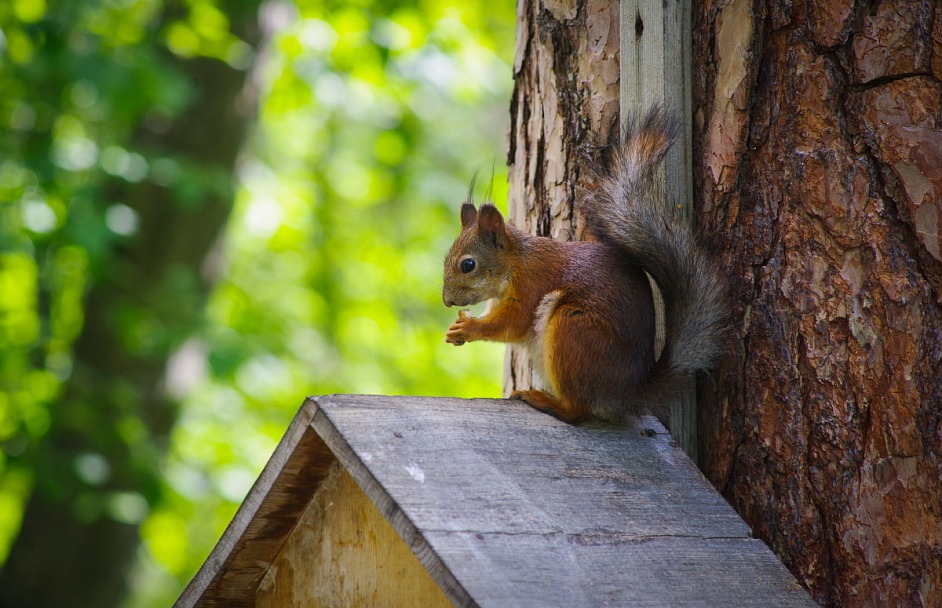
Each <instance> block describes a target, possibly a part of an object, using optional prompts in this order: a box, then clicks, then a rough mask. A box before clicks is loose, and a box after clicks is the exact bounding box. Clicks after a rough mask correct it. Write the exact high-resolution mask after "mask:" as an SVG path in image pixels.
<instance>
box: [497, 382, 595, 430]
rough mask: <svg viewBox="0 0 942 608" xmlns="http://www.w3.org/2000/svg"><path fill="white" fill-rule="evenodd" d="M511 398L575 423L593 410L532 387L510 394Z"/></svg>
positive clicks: (584, 418)
mask: <svg viewBox="0 0 942 608" xmlns="http://www.w3.org/2000/svg"><path fill="white" fill-rule="evenodd" d="M510 398H511V399H519V400H521V401H523V402H525V403H527V404H528V405H530V406H531V407H532V408H533V409H536V410H539V411H541V412H543V413H545V414H549V415H551V416H554V417H556V418H559V419H560V420H562V421H563V422H568V423H570V424H574V423H576V422H582V421H583V420H586V419H587V418H588V417H589V416H590V414H591V412H590V410H589V409H588V408H585V407H577V406H575V405H574V404H572V403H566V402H563V401H561V400H559V399H557V398H556V397H555V396H553V395H551V394H550V393H548V392H546V391H540V390H535V389H530V390H528V391H514V392H513V393H511V395H510Z"/></svg>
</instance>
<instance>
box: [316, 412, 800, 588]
mask: <svg viewBox="0 0 942 608" xmlns="http://www.w3.org/2000/svg"><path fill="white" fill-rule="evenodd" d="M312 403H314V404H315V406H316V412H315V414H314V417H313V419H312V421H311V424H312V426H313V428H314V429H315V430H316V431H317V432H318V434H319V435H320V436H321V437H322V438H323V440H324V442H325V443H326V444H327V445H328V446H330V448H331V449H332V451H333V452H334V454H335V455H336V456H337V458H338V459H339V460H340V462H341V463H342V464H343V465H344V467H345V468H346V469H347V470H348V471H349V472H350V474H351V475H352V476H353V478H354V479H355V480H356V481H357V483H358V484H359V485H360V487H361V488H362V489H363V491H364V492H365V493H366V495H367V496H369V497H370V499H371V500H372V501H373V502H374V504H376V506H377V507H378V508H379V510H380V512H381V513H383V515H384V516H385V517H386V518H387V519H388V520H389V521H390V523H392V525H393V527H394V528H395V529H396V531H397V532H399V534H400V535H401V536H402V537H403V539H404V540H405V541H406V542H407V544H409V545H410V547H412V549H413V551H414V552H415V554H416V556H417V557H418V558H419V561H420V562H422V564H423V565H424V566H425V568H426V569H427V570H428V571H429V573H430V574H431V575H432V577H433V578H434V579H435V580H436V581H437V582H438V583H439V585H440V586H441V587H442V589H443V590H444V591H445V593H446V594H447V595H448V596H449V597H450V598H451V599H452V601H453V602H455V603H456V604H458V605H483V606H505V605H520V606H596V605H604V604H605V603H606V602H608V603H609V604H612V603H614V604H616V605H617V604H622V605H625V604H628V605H644V606H685V605H697V606H703V605H716V606H732V605H735V606H813V605H814V603H813V602H812V601H811V600H810V598H809V597H808V595H807V594H806V593H805V592H804V591H803V590H802V589H801V587H800V586H799V585H798V584H797V583H796V582H795V581H794V579H793V578H792V577H791V575H790V574H789V573H788V572H787V571H786V570H785V568H784V567H783V566H782V565H781V564H780V563H779V562H778V560H777V559H776V558H775V556H774V555H773V554H772V553H771V551H769V549H768V548H767V547H766V546H765V545H764V544H762V543H761V542H759V541H756V540H755V539H752V538H751V537H750V534H749V529H748V527H747V526H746V525H745V523H744V522H743V521H742V520H741V519H740V518H739V517H738V516H737V515H736V513H735V512H734V511H733V510H732V508H730V507H729V505H728V504H727V503H726V502H725V501H724V500H723V499H722V498H721V497H720V496H719V495H718V494H717V493H716V492H715V491H714V490H713V489H712V487H710V485H709V484H708V483H707V481H706V480H705V479H704V478H703V476H702V475H701V474H700V473H699V471H698V470H697V469H696V467H695V466H694V465H693V463H691V462H690V460H689V459H688V458H687V457H686V456H685V455H684V454H683V452H682V451H681V450H680V449H679V448H677V447H676V446H675V445H674V444H673V442H672V441H671V439H670V437H669V435H667V433H666V431H664V429H663V427H661V426H660V425H659V424H658V423H657V421H656V420H654V419H651V418H646V419H645V420H644V421H643V424H642V426H641V427H639V428H624V427H621V428H615V427H610V426H602V425H583V426H578V427H576V426H570V425H567V424H564V423H561V422H559V421H557V420H556V419H554V418H551V417H549V416H545V415H542V414H539V413H538V412H535V411H534V410H532V408H529V407H528V406H526V405H524V404H522V403H519V402H514V401H500V400H486V399H477V400H470V401H466V400H459V399H430V398H417V397H402V398H393V397H367V396H332V397H322V398H317V399H314V400H313V401H312ZM646 428H649V429H651V432H645V429H646Z"/></svg>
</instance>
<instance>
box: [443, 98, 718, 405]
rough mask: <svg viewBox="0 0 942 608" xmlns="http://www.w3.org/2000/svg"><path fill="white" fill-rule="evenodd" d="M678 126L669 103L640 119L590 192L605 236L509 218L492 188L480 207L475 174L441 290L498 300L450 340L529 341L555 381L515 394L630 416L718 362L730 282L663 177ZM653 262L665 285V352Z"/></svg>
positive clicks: (455, 329) (585, 204)
mask: <svg viewBox="0 0 942 608" xmlns="http://www.w3.org/2000/svg"><path fill="white" fill-rule="evenodd" d="M677 129H678V127H677V122H676V120H675V119H674V118H673V117H672V116H670V115H669V114H668V113H667V112H666V111H664V110H663V109H662V108H661V107H660V106H655V107H653V108H652V109H651V110H649V111H648V113H647V114H646V115H645V116H644V117H643V118H642V119H641V120H638V119H634V120H632V121H630V124H629V125H628V126H627V127H626V129H625V130H624V134H623V136H622V139H621V142H620V143H619V144H618V145H616V146H615V150H614V154H613V158H612V162H611V163H610V167H609V168H608V170H606V171H604V172H600V174H599V180H600V186H599V188H598V190H597V191H595V192H594V193H592V194H590V195H589V196H587V197H584V199H583V200H582V201H580V203H579V204H580V208H581V210H582V212H583V214H584V216H585V220H586V228H587V229H588V231H589V232H590V233H591V234H592V235H593V236H594V237H595V239H596V240H594V241H576V242H562V241H556V240H554V239H551V238H547V237H538V236H532V235H529V234H527V233H525V232H523V231H521V230H519V229H517V228H515V227H513V226H510V225H508V224H506V223H505V222H504V218H503V216H502V215H501V213H500V211H498V210H497V208H496V207H495V206H494V205H493V204H490V203H488V202H487V199H485V201H484V203H483V204H482V205H481V207H480V209H477V208H475V206H474V201H473V188H474V186H473V182H472V186H471V190H472V191H471V192H469V194H468V199H467V201H466V202H465V203H464V204H463V205H462V206H461V233H460V234H459V236H458V238H457V239H456V240H455V242H454V244H453V245H452V247H451V249H450V251H449V252H448V254H447V255H446V257H445V272H444V286H443V289H442V299H443V301H444V304H445V305H446V306H460V307H463V306H469V305H472V304H477V303H479V302H483V301H485V300H489V301H490V302H489V306H488V310H487V312H486V313H484V314H483V315H482V316H481V317H477V318H475V317H472V316H470V314H468V313H467V311H465V310H462V311H460V312H459V313H458V319H457V320H456V321H455V322H454V323H452V325H451V326H450V327H449V328H448V330H447V332H446V338H445V339H446V342H449V343H451V344H454V345H456V346H460V345H462V344H464V343H465V342H472V341H475V340H490V341H496V342H507V343H514V344H522V345H524V346H525V347H526V349H527V351H528V353H529V355H530V358H531V359H532V361H533V367H534V375H535V378H536V380H537V382H538V383H540V384H542V385H543V387H542V388H535V389H531V390H524V391H514V392H513V394H512V395H511V398H516V399H521V400H523V401H525V402H526V403H528V404H529V405H531V406H532V407H534V408H536V409H537V410H540V411H543V412H546V413H548V414H551V415H553V416H555V417H557V418H559V419H560V420H563V421H565V422H570V423H577V422H580V421H583V420H586V419H588V418H591V417H595V418H600V419H603V420H608V421H611V422H616V423H625V422H628V421H629V420H630V419H631V418H632V417H633V416H637V415H639V414H641V413H643V412H644V411H645V410H648V411H650V412H652V413H654V414H657V415H663V414H664V413H665V408H666V406H667V405H668V403H669V402H670V400H671V399H672V398H674V397H676V396H677V395H678V394H679V391H680V390H681V387H682V386H683V384H684V383H683V382H682V381H681V380H682V378H684V377H685V376H686V375H687V374H688V373H690V372H693V371H696V370H705V369H710V368H712V367H713V366H715V365H716V362H717V359H718V358H719V356H720V354H721V352H722V350H723V345H724V341H725V340H724V337H725V333H726V328H727V325H728V318H727V317H728V312H727V311H728V309H729V308H728V306H727V304H726V302H725V300H726V289H725V285H724V281H723V280H722V279H721V275H720V273H719V272H718V269H717V267H716V265H715V264H714V262H713V261H712V260H711V259H710V258H709V257H708V256H707V255H706V254H705V252H704V251H703V250H702V249H701V248H700V246H699V245H698V244H697V243H696V240H695V238H694V234H693V232H692V230H691V229H690V228H689V227H688V226H687V224H686V223H685V222H684V221H683V220H682V218H680V217H678V213H677V210H676V209H674V208H672V207H670V206H669V205H668V203H667V201H665V200H663V197H659V196H658V195H657V194H656V193H655V188H654V187H653V176H654V172H655V170H656V169H657V167H658V166H659V165H660V163H661V162H662V160H663V158H664V156H665V154H666V153H667V150H668V148H669V147H670V146H671V145H672V143H673V141H674V139H675V138H676V133H677ZM645 273H648V274H649V275H650V276H651V277H653V279H654V281H655V282H656V283H657V285H658V288H659V290H660V291H661V293H662V295H663V298H664V305H665V306H664V310H665V313H664V316H665V324H666V331H665V334H666V335H665V345H664V349H663V351H662V353H661V355H660V357H658V358H656V357H655V353H654V333H655V311H654V303H653V297H652V292H651V286H650V283H649V282H648V279H647V276H645Z"/></svg>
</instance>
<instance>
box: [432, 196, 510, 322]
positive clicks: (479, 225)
mask: <svg viewBox="0 0 942 608" xmlns="http://www.w3.org/2000/svg"><path fill="white" fill-rule="evenodd" d="M513 245H514V241H513V239H512V238H511V235H510V233H509V232H508V231H507V227H506V226H505V225H504V218H503V216H502V215H501V214H500V211H498V210H497V207H495V206H494V205H490V204H483V205H481V208H480V210H479V209H475V207H474V204H473V203H470V202H467V203H465V204H463V205H462V206H461V234H459V235H458V238H457V239H455V242H454V244H453V245H452V246H451V250H449V251H448V255H446V256H445V284H444V287H443V289H442V300H443V301H444V302H445V306H470V305H471V304H477V303H478V302H483V301H485V300H489V299H491V298H497V297H500V296H501V295H502V294H503V293H504V290H505V289H506V288H507V284H508V282H509V281H510V275H511V272H512V270H513V268H512V265H511V261H510V256H509V255H508V254H511V249H512V248H513Z"/></svg>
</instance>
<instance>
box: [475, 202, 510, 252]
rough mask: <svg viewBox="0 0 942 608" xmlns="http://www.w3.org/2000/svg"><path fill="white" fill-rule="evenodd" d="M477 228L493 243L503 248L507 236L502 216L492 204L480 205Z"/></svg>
mask: <svg viewBox="0 0 942 608" xmlns="http://www.w3.org/2000/svg"><path fill="white" fill-rule="evenodd" d="M478 230H479V231H480V232H481V234H482V235H484V236H485V237H486V238H487V240H489V241H490V242H491V243H492V244H493V245H495V246H497V247H501V248H503V246H504V241H505V240H506V236H507V228H506V227H505V226H504V216H502V215H501V214H500V211H498V210H497V207H495V206H494V205H481V210H480V212H479V215H478Z"/></svg>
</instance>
